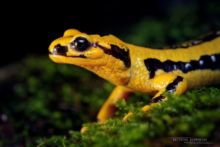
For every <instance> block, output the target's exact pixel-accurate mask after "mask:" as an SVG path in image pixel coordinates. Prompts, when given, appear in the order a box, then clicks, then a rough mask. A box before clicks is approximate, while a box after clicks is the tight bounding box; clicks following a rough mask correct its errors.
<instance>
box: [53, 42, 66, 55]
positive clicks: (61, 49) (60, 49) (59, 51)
mask: <svg viewBox="0 0 220 147" xmlns="http://www.w3.org/2000/svg"><path fill="white" fill-rule="evenodd" d="M67 51H68V48H67V46H62V45H60V44H57V45H56V46H55V47H54V50H53V54H55V55H64V56H65V55H66V52H67Z"/></svg>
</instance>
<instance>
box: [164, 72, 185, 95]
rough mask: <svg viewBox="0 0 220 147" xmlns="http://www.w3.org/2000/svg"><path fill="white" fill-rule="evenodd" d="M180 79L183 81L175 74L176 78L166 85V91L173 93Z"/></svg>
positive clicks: (181, 79)
mask: <svg viewBox="0 0 220 147" xmlns="http://www.w3.org/2000/svg"><path fill="white" fill-rule="evenodd" d="M182 81H183V78H182V77H180V76H177V77H176V79H175V80H174V81H173V82H172V83H170V84H169V85H167V87H166V91H168V92H169V93H174V92H175V91H176V87H177V86H178V84H179V83H180V82H182Z"/></svg>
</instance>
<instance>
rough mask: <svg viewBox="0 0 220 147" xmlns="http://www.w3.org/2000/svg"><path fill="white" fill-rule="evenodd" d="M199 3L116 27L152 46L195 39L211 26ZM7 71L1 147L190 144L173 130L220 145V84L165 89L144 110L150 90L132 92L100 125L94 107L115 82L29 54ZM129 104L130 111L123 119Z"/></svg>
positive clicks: (1, 90) (0, 84)
mask: <svg viewBox="0 0 220 147" xmlns="http://www.w3.org/2000/svg"><path fill="white" fill-rule="evenodd" d="M196 8H197V7H196V6H193V5H192V6H190V7H188V6H187V8H186V7H185V8H184V7H183V8H175V9H173V10H172V11H170V15H169V17H165V18H166V19H163V20H159V19H153V18H151V19H149V18H146V19H143V20H142V21H140V22H137V24H136V25H133V26H130V27H128V28H127V30H122V32H126V34H125V33H122V32H119V37H121V38H123V40H125V41H128V42H131V43H135V44H139V45H144V46H149V44H150V45H151V46H155V47H161V46H164V45H168V44H173V43H179V42H182V41H186V40H188V39H191V38H194V37H195V36H198V35H201V34H203V33H205V32H207V30H209V29H208V28H209V27H208V26H209V24H208V23H209V21H205V22H201V20H200V19H199V14H198V13H197V11H195V10H196ZM214 8H215V7H214V6H212V5H207V10H206V11H207V12H210V14H212V18H210V21H212V19H213V20H215V19H214V18H215V17H217V15H214V14H215V13H216V14H219V9H214ZM212 12H213V13H212ZM186 18H187V19H186ZM185 19H186V20H187V21H183V20H185ZM217 20H218V19H217ZM218 22H219V21H218ZM46 48H47V47H45V49H46ZM8 70H9V69H6V70H5V71H6V72H5V73H7V71H8ZM10 70H12V72H13V74H8V75H7V74H6V75H5V77H6V78H4V80H2V79H0V95H1V104H0V130H1V131H0V146H37V145H38V146H40V147H44V146H57V147H60V146H63V147H69V146H104V147H106V146H147V145H149V146H164V145H167V146H169V145H177V146H178V145H180V146H184V145H189V146H190V143H189V144H186V143H184V142H182V141H176V140H175V139H173V138H172V137H178V136H182V137H193V138H200V139H201V138H202V139H203V140H205V139H207V141H203V142H202V143H204V144H205V143H207V142H210V143H213V144H219V140H220V133H219V132H220V128H219V124H220V101H219V100H220V88H219V87H218V86H214V85H213V86H210V87H201V88H197V89H191V90H189V91H187V92H186V93H185V94H183V95H181V96H178V97H177V96H173V95H168V97H169V99H168V100H167V101H164V102H162V103H161V105H159V106H156V107H154V108H153V109H152V110H151V111H150V112H149V113H146V114H144V113H142V112H141V111H140V108H141V106H143V105H144V104H147V103H149V101H150V97H149V96H148V95H146V94H140V93H136V94H135V95H134V96H132V97H131V98H130V99H129V101H127V102H125V101H120V102H119V103H118V105H117V107H118V112H117V115H116V117H115V118H113V119H110V120H109V121H107V122H106V123H105V124H102V125H100V124H97V123H95V121H96V114H97V112H98V110H99V108H100V107H101V105H102V104H103V103H104V101H105V100H106V98H107V97H108V95H109V94H110V93H111V91H112V89H113V87H114V86H113V85H111V84H109V83H108V82H106V81H104V80H101V79H100V78H98V77H97V76H96V75H94V74H92V73H90V72H88V71H86V70H83V69H80V68H78V67H74V66H72V65H61V64H55V63H52V61H50V60H49V58H48V57H36V56H33V57H28V58H27V59H24V60H23V61H20V62H17V65H16V66H15V68H12V69H11V68H10ZM10 70H9V71H10ZM9 73H11V72H9ZM129 111H132V112H134V113H135V115H134V117H133V118H131V120H130V121H128V122H127V123H124V122H122V121H121V119H122V117H123V116H124V115H125V114H126V113H127V112H129ZM93 122H94V123H93ZM82 124H84V125H85V126H87V127H88V128H89V129H88V131H87V132H86V133H85V134H80V132H79V130H80V128H81V126H82Z"/></svg>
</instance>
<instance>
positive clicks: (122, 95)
mask: <svg viewBox="0 0 220 147" xmlns="http://www.w3.org/2000/svg"><path fill="white" fill-rule="evenodd" d="M131 93H132V91H130V90H129V89H127V88H125V87H122V86H117V87H116V88H115V89H114V90H113V92H112V93H111V95H110V96H109V98H108V99H107V100H106V102H105V103H104V105H103V106H102V108H101V109H100V111H99V113H98V115H97V119H98V122H99V123H104V122H105V121H106V120H108V119H109V118H111V117H113V116H114V114H115V111H116V106H115V105H116V103H117V102H118V101H119V100H120V99H127V98H128V97H129V95H130V94H131ZM87 130H88V128H87V127H82V128H81V130H80V132H81V133H85V132H86V131H87Z"/></svg>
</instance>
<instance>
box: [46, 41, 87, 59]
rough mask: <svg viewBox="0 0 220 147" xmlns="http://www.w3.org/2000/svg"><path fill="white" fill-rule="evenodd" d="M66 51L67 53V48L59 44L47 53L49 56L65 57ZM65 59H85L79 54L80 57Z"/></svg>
mask: <svg viewBox="0 0 220 147" xmlns="http://www.w3.org/2000/svg"><path fill="white" fill-rule="evenodd" d="M67 51H68V47H67V46H62V45H60V44H57V45H55V46H54V49H53V51H52V52H49V54H52V55H61V56H67V54H66V53H67ZM67 57H74V58H86V56H85V55H83V54H80V55H76V56H67Z"/></svg>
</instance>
